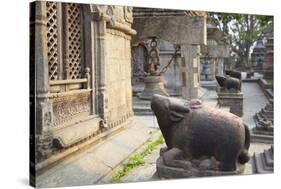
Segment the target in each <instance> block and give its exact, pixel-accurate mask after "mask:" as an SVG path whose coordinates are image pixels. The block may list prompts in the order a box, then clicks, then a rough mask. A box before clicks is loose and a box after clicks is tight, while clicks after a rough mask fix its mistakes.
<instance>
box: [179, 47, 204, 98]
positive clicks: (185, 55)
mask: <svg viewBox="0 0 281 189" xmlns="http://www.w3.org/2000/svg"><path fill="white" fill-rule="evenodd" d="M181 56H182V62H181V64H180V70H182V85H183V86H182V95H183V97H184V98H185V99H188V100H190V99H192V98H197V97H198V93H199V81H200V78H199V69H200V46H199V45H185V44H184V45H181Z"/></svg>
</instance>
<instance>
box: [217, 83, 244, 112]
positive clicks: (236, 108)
mask: <svg viewBox="0 0 281 189" xmlns="http://www.w3.org/2000/svg"><path fill="white" fill-rule="evenodd" d="M243 99H244V97H243V93H242V92H235V91H231V90H225V89H222V88H219V89H218V104H219V106H229V107H230V110H229V111H230V113H233V114H235V115H237V116H239V117H242V116H243Z"/></svg>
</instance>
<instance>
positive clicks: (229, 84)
mask: <svg viewBox="0 0 281 189" xmlns="http://www.w3.org/2000/svg"><path fill="white" fill-rule="evenodd" d="M216 80H217V82H218V84H219V85H220V87H222V88H224V89H228V90H231V89H232V90H235V91H241V80H239V79H237V78H234V77H230V76H228V75H227V76H226V77H224V76H216Z"/></svg>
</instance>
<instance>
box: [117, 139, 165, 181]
mask: <svg viewBox="0 0 281 189" xmlns="http://www.w3.org/2000/svg"><path fill="white" fill-rule="evenodd" d="M163 143H164V138H163V136H162V134H160V136H159V137H158V138H157V140H155V141H153V142H150V143H148V144H147V146H146V147H145V148H144V150H143V151H141V152H140V153H137V154H135V155H133V156H132V157H130V159H129V161H128V163H126V164H125V165H123V167H122V169H121V170H120V171H118V172H117V173H115V174H114V175H113V176H112V181H113V182H114V183H119V182H120V181H121V178H122V177H124V176H125V175H127V174H128V172H129V171H131V170H132V169H133V168H135V167H138V166H141V165H143V164H144V163H145V161H144V158H145V157H146V156H147V155H149V154H151V152H152V151H153V150H155V149H156V148H157V146H158V145H160V144H163Z"/></svg>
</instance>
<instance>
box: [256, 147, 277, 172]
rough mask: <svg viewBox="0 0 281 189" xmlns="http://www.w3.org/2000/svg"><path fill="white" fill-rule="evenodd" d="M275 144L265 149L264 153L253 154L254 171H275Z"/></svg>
mask: <svg viewBox="0 0 281 189" xmlns="http://www.w3.org/2000/svg"><path fill="white" fill-rule="evenodd" d="M273 157H274V156H273V146H271V148H270V149H268V150H264V152H263V153H260V154H256V153H254V155H253V172H254V173H273V170H274V160H273Z"/></svg>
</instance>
